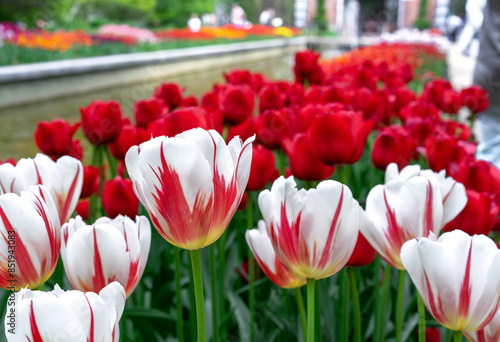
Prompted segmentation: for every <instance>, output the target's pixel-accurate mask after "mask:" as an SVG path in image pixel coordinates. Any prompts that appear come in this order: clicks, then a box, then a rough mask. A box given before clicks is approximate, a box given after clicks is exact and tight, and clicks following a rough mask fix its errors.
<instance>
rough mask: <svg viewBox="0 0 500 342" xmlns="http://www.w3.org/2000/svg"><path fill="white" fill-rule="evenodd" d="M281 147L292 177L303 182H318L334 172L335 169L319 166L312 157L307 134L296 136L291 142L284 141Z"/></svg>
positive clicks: (315, 158) (317, 161)
mask: <svg viewBox="0 0 500 342" xmlns="http://www.w3.org/2000/svg"><path fill="white" fill-rule="evenodd" d="M283 145H284V148H285V151H286V154H287V155H288V160H289V164H290V171H291V174H292V175H293V176H295V177H297V178H299V179H302V180H305V181H320V180H324V179H328V178H330V177H331V175H332V174H333V172H335V167H333V166H327V165H323V164H321V163H320V161H319V159H318V158H317V157H316V156H315V155H314V153H313V151H312V148H311V146H310V143H309V138H308V137H307V134H305V133H299V134H296V135H295V136H294V137H293V140H289V139H286V140H285V141H284V143H283Z"/></svg>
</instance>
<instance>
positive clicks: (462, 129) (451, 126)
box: [439, 120, 472, 141]
mask: <svg viewBox="0 0 500 342" xmlns="http://www.w3.org/2000/svg"><path fill="white" fill-rule="evenodd" d="M439 126H440V127H441V128H442V129H443V130H444V131H445V132H446V133H448V134H449V135H451V136H454V137H455V138H457V139H459V140H463V141H468V140H469V139H470V138H471V137H472V130H471V129H470V127H469V126H468V125H467V124H464V123H462V122H458V121H454V120H441V121H440V123H439Z"/></svg>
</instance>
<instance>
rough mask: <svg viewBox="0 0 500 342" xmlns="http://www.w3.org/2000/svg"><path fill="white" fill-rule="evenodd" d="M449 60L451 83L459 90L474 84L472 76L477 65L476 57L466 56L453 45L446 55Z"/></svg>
mask: <svg viewBox="0 0 500 342" xmlns="http://www.w3.org/2000/svg"><path fill="white" fill-rule="evenodd" d="M446 60H447V62H448V76H449V79H450V82H451V84H452V85H453V87H454V88H455V89H457V90H460V89H462V88H466V87H469V86H470V85H472V76H473V74H474V68H475V67H476V59H475V58H474V57H469V56H465V55H464V54H462V52H461V51H460V50H459V49H458V48H457V46H456V45H453V46H452V48H451V49H450V51H448V54H447V56H446Z"/></svg>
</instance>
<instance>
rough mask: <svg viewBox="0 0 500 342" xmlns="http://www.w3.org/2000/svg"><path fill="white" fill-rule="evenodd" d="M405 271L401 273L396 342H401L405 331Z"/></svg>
mask: <svg viewBox="0 0 500 342" xmlns="http://www.w3.org/2000/svg"><path fill="white" fill-rule="evenodd" d="M405 275H406V271H405V270H400V271H399V286H398V301H397V306H396V342H401V338H402V331H403V298H404V290H405Z"/></svg>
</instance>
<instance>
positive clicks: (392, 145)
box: [372, 125, 417, 171]
mask: <svg viewBox="0 0 500 342" xmlns="http://www.w3.org/2000/svg"><path fill="white" fill-rule="evenodd" d="M416 147H417V144H416V143H415V141H414V140H413V138H412V137H411V135H410V133H409V132H408V131H407V130H406V129H405V128H404V127H401V126H398V125H393V126H387V127H384V128H383V129H382V130H380V132H379V133H378V134H377V137H376V138H375V142H374V144H373V149H372V162H373V165H375V167H376V168H377V169H379V170H382V171H385V169H386V168H387V165H389V164H390V163H396V164H397V165H398V167H399V168H400V169H402V168H403V167H405V166H406V165H408V163H409V162H410V159H411V158H412V157H413V155H414V153H415V149H416Z"/></svg>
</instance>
